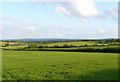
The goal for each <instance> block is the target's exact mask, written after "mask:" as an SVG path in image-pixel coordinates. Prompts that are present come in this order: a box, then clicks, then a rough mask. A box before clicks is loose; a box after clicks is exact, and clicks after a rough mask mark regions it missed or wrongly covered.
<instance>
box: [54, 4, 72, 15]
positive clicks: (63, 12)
mask: <svg viewBox="0 0 120 82" xmlns="http://www.w3.org/2000/svg"><path fill="white" fill-rule="evenodd" d="M55 12H56V13H62V14H64V15H70V12H69V11H68V10H67V9H65V8H64V7H62V6H57V7H56V8H55Z"/></svg>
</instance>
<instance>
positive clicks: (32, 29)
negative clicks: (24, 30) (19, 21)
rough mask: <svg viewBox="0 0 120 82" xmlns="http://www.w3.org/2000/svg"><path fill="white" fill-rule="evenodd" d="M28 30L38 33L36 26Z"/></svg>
mask: <svg viewBox="0 0 120 82" xmlns="http://www.w3.org/2000/svg"><path fill="white" fill-rule="evenodd" d="M28 29H29V30H30V31H32V32H34V31H36V30H37V27H35V26H31V27H28Z"/></svg>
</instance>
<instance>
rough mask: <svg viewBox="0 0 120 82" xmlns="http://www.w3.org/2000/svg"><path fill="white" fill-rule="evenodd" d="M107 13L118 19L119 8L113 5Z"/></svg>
mask: <svg viewBox="0 0 120 82" xmlns="http://www.w3.org/2000/svg"><path fill="white" fill-rule="evenodd" d="M107 13H108V14H109V15H110V16H111V17H112V18H114V19H118V8H116V7H113V8H109V9H108V10H107Z"/></svg>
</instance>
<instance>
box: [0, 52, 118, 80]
mask: <svg viewBox="0 0 120 82" xmlns="http://www.w3.org/2000/svg"><path fill="white" fill-rule="evenodd" d="M2 78H3V80H117V79H118V54H117V53H94V52H92V53H88V52H85V53H84V52H52V51H51V52H49V51H12V50H3V74H2Z"/></svg>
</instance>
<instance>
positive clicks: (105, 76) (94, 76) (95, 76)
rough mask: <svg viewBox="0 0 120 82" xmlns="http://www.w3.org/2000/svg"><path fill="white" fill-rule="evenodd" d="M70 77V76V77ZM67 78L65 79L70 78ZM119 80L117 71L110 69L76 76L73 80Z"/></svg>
mask: <svg viewBox="0 0 120 82" xmlns="http://www.w3.org/2000/svg"><path fill="white" fill-rule="evenodd" d="M70 77H71V76H70ZM70 77H67V78H70ZM74 79H76V80H120V79H119V78H118V69H110V70H101V71H95V72H91V73H87V74H86V75H80V76H79V75H78V76H76V77H75V78H74V77H73V80H74Z"/></svg>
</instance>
